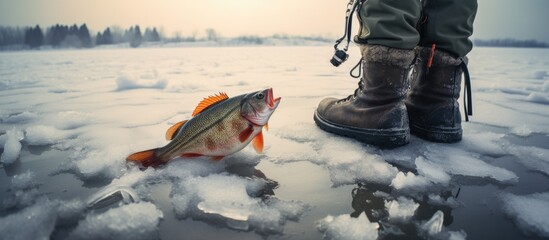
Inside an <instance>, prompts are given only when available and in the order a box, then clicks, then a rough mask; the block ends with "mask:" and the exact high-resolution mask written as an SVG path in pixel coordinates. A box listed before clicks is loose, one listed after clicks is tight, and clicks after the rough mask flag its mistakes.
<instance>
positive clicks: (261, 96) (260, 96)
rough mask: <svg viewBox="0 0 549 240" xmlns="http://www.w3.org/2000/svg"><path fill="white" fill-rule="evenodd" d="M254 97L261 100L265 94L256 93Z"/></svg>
mask: <svg viewBox="0 0 549 240" xmlns="http://www.w3.org/2000/svg"><path fill="white" fill-rule="evenodd" d="M255 97H256V98H257V99H263V98H264V97H265V94H263V93H258V94H256V95H255Z"/></svg>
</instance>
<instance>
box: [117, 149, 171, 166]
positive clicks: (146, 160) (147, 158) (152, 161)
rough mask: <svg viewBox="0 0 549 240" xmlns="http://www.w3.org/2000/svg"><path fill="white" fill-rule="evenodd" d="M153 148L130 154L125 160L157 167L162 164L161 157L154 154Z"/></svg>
mask: <svg viewBox="0 0 549 240" xmlns="http://www.w3.org/2000/svg"><path fill="white" fill-rule="evenodd" d="M156 150H157V148H155V149H150V150H145V151H141V152H136V153H133V154H131V155H130V156H128V157H127V158H126V160H127V161H132V162H137V163H140V164H141V165H142V166H143V167H145V168H147V167H157V166H159V165H162V164H164V161H162V158H160V157H159V156H157V155H156Z"/></svg>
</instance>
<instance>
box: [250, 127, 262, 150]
mask: <svg viewBox="0 0 549 240" xmlns="http://www.w3.org/2000/svg"><path fill="white" fill-rule="evenodd" d="M252 146H253V147H254V149H255V151H256V152H257V153H262V152H263V132H259V134H257V135H256V136H255V138H254V140H252Z"/></svg>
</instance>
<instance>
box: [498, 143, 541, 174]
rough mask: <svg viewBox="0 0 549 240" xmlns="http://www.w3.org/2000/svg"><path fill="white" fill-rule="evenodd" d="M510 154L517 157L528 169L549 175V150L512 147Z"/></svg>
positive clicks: (509, 148) (509, 149)
mask: <svg viewBox="0 0 549 240" xmlns="http://www.w3.org/2000/svg"><path fill="white" fill-rule="evenodd" d="M507 148H508V151H509V153H511V154H513V155H515V156H517V160H518V161H519V162H520V163H521V164H523V165H525V166H526V167H528V168H530V169H532V170H534V171H539V172H543V173H545V174H548V175H549V158H548V157H547V156H549V149H544V148H538V147H525V146H517V145H510V146H508V147H507Z"/></svg>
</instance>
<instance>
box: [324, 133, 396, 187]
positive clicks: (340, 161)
mask: <svg viewBox="0 0 549 240" xmlns="http://www.w3.org/2000/svg"><path fill="white" fill-rule="evenodd" d="M342 153H345V154H342ZM319 155H320V156H322V158H323V161H325V164H326V165H327V167H328V170H330V178H331V180H332V182H333V183H334V185H335V186H337V185H342V184H353V183H356V182H357V181H366V182H372V183H381V184H390V183H391V181H392V180H393V178H394V177H395V176H396V175H397V173H398V170H397V168H396V167H393V166H391V165H390V164H388V163H387V162H385V160H383V158H382V157H381V156H380V155H377V154H373V153H368V152H367V151H366V149H365V148H364V146H363V145H362V144H357V143H356V142H354V141H350V140H343V139H340V138H339V139H332V140H330V141H327V142H326V144H325V145H324V146H322V148H321V149H320V153H319Z"/></svg>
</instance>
